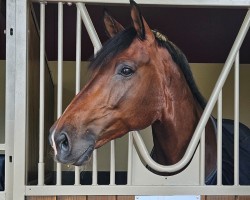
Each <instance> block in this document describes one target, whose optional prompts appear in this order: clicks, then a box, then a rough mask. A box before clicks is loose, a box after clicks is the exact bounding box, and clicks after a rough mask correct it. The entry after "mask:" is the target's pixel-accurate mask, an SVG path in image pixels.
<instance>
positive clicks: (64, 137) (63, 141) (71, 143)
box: [49, 130, 96, 166]
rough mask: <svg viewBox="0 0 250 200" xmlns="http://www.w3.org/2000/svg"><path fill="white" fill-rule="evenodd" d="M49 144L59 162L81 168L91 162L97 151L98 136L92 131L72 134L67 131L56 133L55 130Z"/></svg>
mask: <svg viewBox="0 0 250 200" xmlns="http://www.w3.org/2000/svg"><path fill="white" fill-rule="evenodd" d="M49 142H50V144H51V146H52V148H53V150H54V153H55V160H56V161H57V162H60V163H63V164H72V165H76V166H80V165H84V164H86V163H87V162H88V161H89V160H90V158H91V156H92V153H93V151H94V149H95V143H96V136H95V134H93V133H91V132H90V131H86V132H85V133H84V134H76V133H74V134H72V132H70V133H67V132H66V131H61V132H60V133H56V132H55V130H54V131H52V132H51V134H50V136H49Z"/></svg>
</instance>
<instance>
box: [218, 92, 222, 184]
mask: <svg viewBox="0 0 250 200" xmlns="http://www.w3.org/2000/svg"><path fill="white" fill-rule="evenodd" d="M217 185H222V90H221V91H220V93H219V97H218V114H217Z"/></svg>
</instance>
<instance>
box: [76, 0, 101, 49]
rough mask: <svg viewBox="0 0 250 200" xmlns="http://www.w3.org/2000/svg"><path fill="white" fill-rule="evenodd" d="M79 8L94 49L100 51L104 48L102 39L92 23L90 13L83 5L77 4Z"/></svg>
mask: <svg viewBox="0 0 250 200" xmlns="http://www.w3.org/2000/svg"><path fill="white" fill-rule="evenodd" d="M76 6H77V8H78V9H79V10H80V13H81V17H82V21H83V23H84V25H85V28H86V30H87V32H88V34H89V37H90V40H91V42H92V44H93V46H94V49H96V50H99V49H101V48H102V44H101V42H100V39H99V37H98V35H97V33H96V30H95V27H94V25H93V23H92V21H91V18H90V16H89V13H88V11H87V9H86V7H85V5H84V4H83V3H76ZM95 53H96V52H95Z"/></svg>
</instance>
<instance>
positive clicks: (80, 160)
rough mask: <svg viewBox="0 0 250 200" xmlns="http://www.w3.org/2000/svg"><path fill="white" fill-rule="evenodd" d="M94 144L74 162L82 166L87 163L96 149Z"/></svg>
mask: <svg viewBox="0 0 250 200" xmlns="http://www.w3.org/2000/svg"><path fill="white" fill-rule="evenodd" d="M94 149H95V148H94V146H92V145H91V146H89V147H88V148H87V149H86V150H85V151H84V152H83V154H82V155H81V156H80V157H79V158H78V160H77V161H76V162H74V163H73V165H75V166H82V165H84V164H86V163H87V162H88V161H89V159H90V158H91V156H92V153H93V151H94Z"/></svg>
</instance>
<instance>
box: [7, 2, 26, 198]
mask: <svg viewBox="0 0 250 200" xmlns="http://www.w3.org/2000/svg"><path fill="white" fill-rule="evenodd" d="M6 2H8V1H6ZM15 5H16V6H15V8H14V9H15V11H16V19H15V21H16V24H15V27H12V33H11V35H15V39H16V40H15V41H16V44H15V45H16V46H15V48H14V49H13V50H14V51H15V55H16V57H15V58H14V59H15V60H16V68H15V71H16V72H15V126H14V147H15V148H14V161H13V164H14V171H13V177H15V181H14V182H13V199H15V200H21V199H22V200H24V198H25V197H24V191H25V182H26V168H25V164H26V156H25V149H26V139H27V135H26V133H27V62H28V61H27V52H28V49H27V46H28V45H27V43H28V41H27V35H28V34H27V32H28V25H27V19H28V11H29V8H28V3H27V0H23V1H16V4H15ZM12 9H13V8H12ZM8 31H10V30H8Z"/></svg>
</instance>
